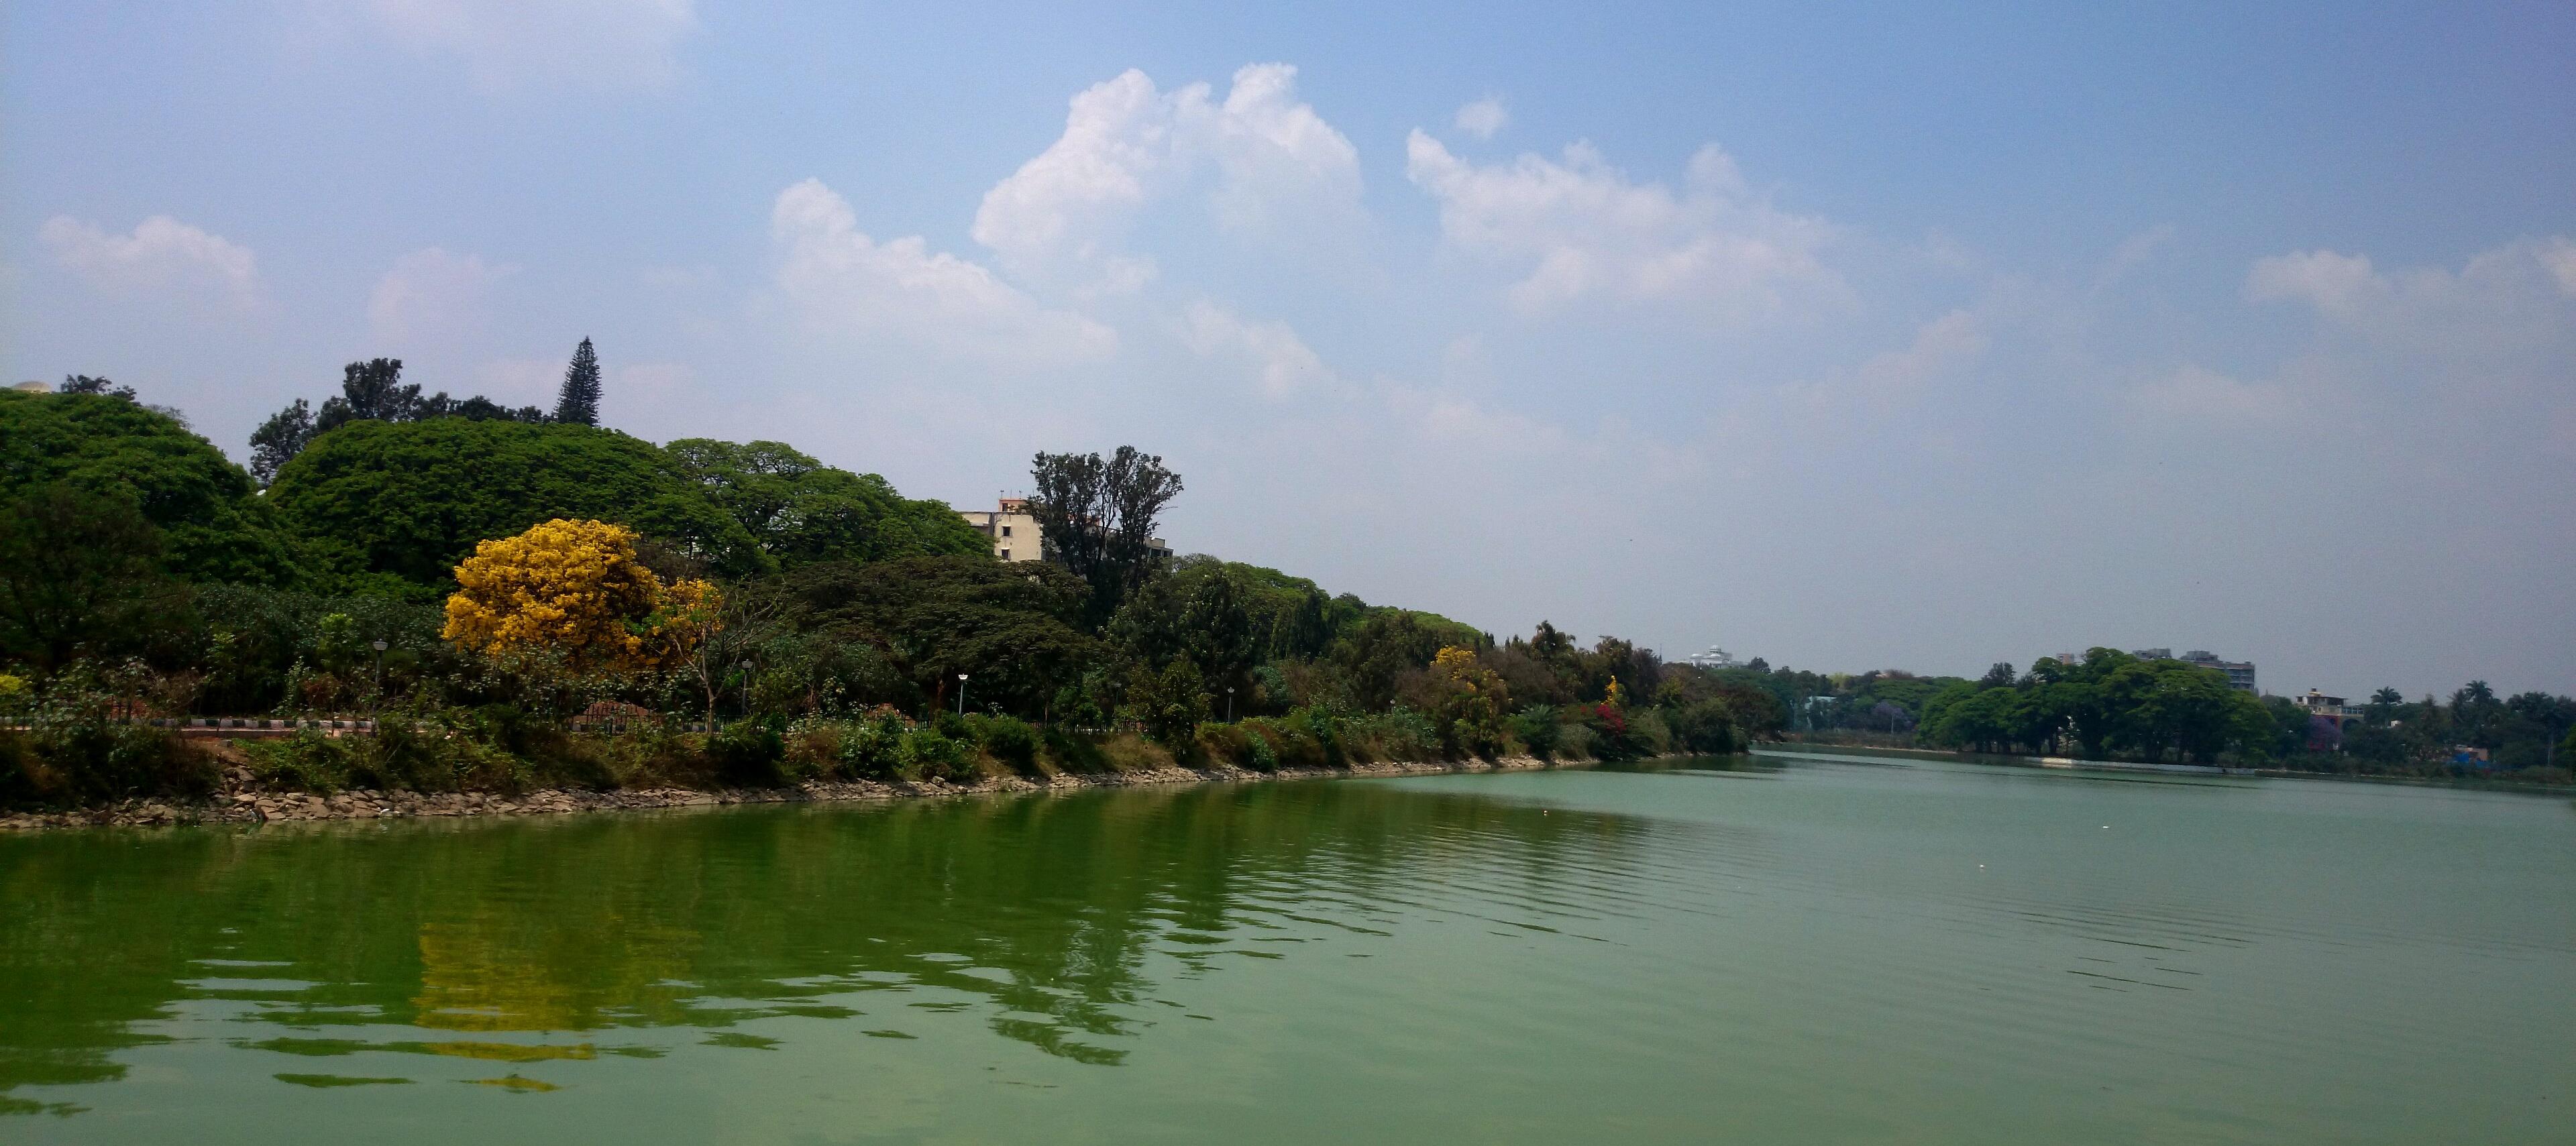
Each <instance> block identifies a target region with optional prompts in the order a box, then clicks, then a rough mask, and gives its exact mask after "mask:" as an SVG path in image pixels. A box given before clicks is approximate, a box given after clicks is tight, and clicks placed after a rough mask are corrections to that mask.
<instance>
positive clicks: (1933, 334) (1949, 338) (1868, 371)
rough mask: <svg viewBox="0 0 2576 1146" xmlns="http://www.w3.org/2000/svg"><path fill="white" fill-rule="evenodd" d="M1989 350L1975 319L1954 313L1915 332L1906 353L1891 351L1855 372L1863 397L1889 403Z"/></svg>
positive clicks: (1964, 313)
mask: <svg viewBox="0 0 2576 1146" xmlns="http://www.w3.org/2000/svg"><path fill="white" fill-rule="evenodd" d="M1985 349H1986V332H1985V329H1984V327H1983V326H1982V325H1981V324H1980V323H1979V322H1978V321H1977V318H1976V316H1975V315H1972V314H1970V313H1968V312H1967V311H1964V310H1954V311H1951V312H1950V313H1948V314H1945V315H1942V316H1941V317H1939V318H1936V319H1933V320H1932V321H1930V322H1927V323H1924V324H1923V326H1922V327H1921V328H1920V329H1918V330H1916V331H1915V332H1914V341H1913V342H1912V343H1910V344H1908V345H1907V346H1906V347H1905V349H1903V350H1890V351H1887V352H1886V353H1883V354H1880V355H1878V356H1876V357H1874V358H1871V359H1870V360H1869V361H1867V362H1863V363H1861V364H1860V368H1859V369H1858V370H1856V371H1854V372H1853V378H1854V380H1855V381H1856V382H1857V383H1858V386H1857V389H1858V391H1859V392H1860V394H1861V395H1862V396H1863V397H1865V398H1867V399H1873V400H1886V399H1892V398H1896V397H1899V396H1902V395H1905V394H1908V393H1910V392H1912V391H1914V390H1915V389H1917V388H1919V387H1921V386H1922V385H1923V384H1924V383H1926V382H1928V381H1931V380H1932V379H1933V378H1936V377H1938V376H1940V375H1942V374H1944V373H1946V372H1948V371H1949V370H1951V369H1952V368H1954V367H1957V366H1959V365H1961V364H1963V363H1966V362H1968V361H1970V360H1972V359H1974V358H1976V357H1977V356H1978V355H1979V354H1982V353H1984V352H1985Z"/></svg>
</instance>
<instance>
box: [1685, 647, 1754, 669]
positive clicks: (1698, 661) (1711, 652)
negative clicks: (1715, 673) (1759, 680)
mask: <svg viewBox="0 0 2576 1146" xmlns="http://www.w3.org/2000/svg"><path fill="white" fill-rule="evenodd" d="M1690 663H1692V664H1693V665H1696V666H1698V667H1700V668H1704V669H1731V668H1742V667H1744V665H1743V663H1742V662H1740V661H1738V660H1736V659H1735V658H1734V657H1733V656H1732V655H1730V654H1729V653H1728V652H1727V651H1726V650H1725V649H1721V648H1719V647H1717V646H1716V645H1710V646H1709V647H1708V651H1707V652H1704V653H1692V654H1691V655H1690Z"/></svg>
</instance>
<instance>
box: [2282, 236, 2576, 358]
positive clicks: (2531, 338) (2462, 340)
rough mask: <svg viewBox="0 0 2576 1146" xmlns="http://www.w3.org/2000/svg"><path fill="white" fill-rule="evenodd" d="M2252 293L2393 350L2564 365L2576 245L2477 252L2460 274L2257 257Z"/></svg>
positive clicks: (2554, 241) (2362, 262) (2518, 244)
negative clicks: (2539, 357) (2551, 360)
mask: <svg viewBox="0 0 2576 1146" xmlns="http://www.w3.org/2000/svg"><path fill="white" fill-rule="evenodd" d="M2245 295H2246V297H2247V298H2249V299H2252V300H2255V301H2258V302H2275V301H2288V302H2300V303H2305V304H2307V305H2308V306H2309V307H2311V308H2313V309H2314V310H2315V311H2316V312H2317V314H2318V315H2319V316H2320V317H2322V318H2325V319H2327V320H2328V321H2329V322H2330V323H2331V324H2332V328H2333V329H2336V330H2339V331H2340V332H2342V333H2343V334H2345V335H2347V336H2349V337H2352V338H2356V339H2359V340H2361V341H2363V342H2366V343H2369V344H2372V345H2376V346H2380V347H2384V348H2391V349H2402V350H2407V351H2411V352H2416V353H2426V354H2435V355H2441V356H2448V357H2456V358H2463V359H2478V360H2482V361H2484V362H2486V363H2488V364H2490V365H2491V366H2493V365H2501V364H2504V363H2506V362H2508V361H2509V360H2513V359H2524V360H2527V359H2528V358H2530V357H2531V356H2532V355H2534V354H2544V355H2555V356H2556V357H2558V358H2560V359H2562V360H2563V358H2564V357H2565V355H2566V353H2567V352H2568V350H2569V349H2570V344H2571V342H2576V338H2571V332H2576V315H2571V314H2570V313H2569V309H2568V299H2569V298H2570V297H2576V243H2571V242H2569V240H2568V239H2567V238H2565V237H2564V236H2557V237H2552V238H2550V239H2547V240H2534V239H2522V240H2517V241H2515V242H2511V243H2507V244H2505V245H2503V246H2500V247H2496V248H2493V249H2490V250H2486V251H2481V252H2479V253H2477V254H2476V255H2473V256H2471V257H2470V258H2469V260H2468V261H2467V262H2466V263H2465V264H2463V265H2462V266H2461V267H2460V269H2459V270H2457V271H2453V270H2449V269H2447V268H2443V267H2415V268H2408V269H2404V270H2399V271H2391V272H2383V271H2381V270H2379V269H2378V268H2376V267H2375V266H2373V265H2372V264H2371V261H2370V258H2369V256H2366V255H2345V254H2339V253H2337V252H2334V251H2300V252H2292V253H2290V254H2284V255H2273V256H2269V257H2266V258H2261V259H2257V260H2255V262H2254V265H2253V267H2252V269H2250V270H2249V271H2248V272H2247V274H2246V277H2245Z"/></svg>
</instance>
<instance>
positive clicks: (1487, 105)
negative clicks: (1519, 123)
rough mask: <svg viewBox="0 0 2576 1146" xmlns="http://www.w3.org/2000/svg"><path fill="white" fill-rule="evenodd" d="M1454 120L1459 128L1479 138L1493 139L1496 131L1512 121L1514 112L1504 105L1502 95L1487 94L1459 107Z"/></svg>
mask: <svg viewBox="0 0 2576 1146" xmlns="http://www.w3.org/2000/svg"><path fill="white" fill-rule="evenodd" d="M1453 122H1455V123H1456V124H1457V125H1458V130H1460V131H1463V132H1466V133H1467V134H1469V135H1472V136H1475V137H1476V138H1478V139H1492V138H1493V137H1494V133H1495V132H1497V131H1501V130H1502V129H1503V128H1504V126H1506V125H1508V124H1510V123H1511V122H1512V113H1511V112H1510V111H1509V110H1507V109H1505V108H1504V107H1503V101H1502V98H1501V97H1500V96H1486V97H1485V98H1483V99H1480V100H1477V101H1476V102H1474V103H1471V104H1468V105H1466V106H1465V107H1461V108H1459V109H1458V116H1457V118H1456V119H1455V120H1454V121H1453Z"/></svg>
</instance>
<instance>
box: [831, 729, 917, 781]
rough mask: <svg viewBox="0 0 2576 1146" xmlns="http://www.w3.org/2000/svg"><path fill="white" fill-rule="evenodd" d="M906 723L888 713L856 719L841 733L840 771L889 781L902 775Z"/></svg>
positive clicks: (854, 775) (864, 777)
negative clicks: (865, 718)
mask: <svg viewBox="0 0 2576 1146" xmlns="http://www.w3.org/2000/svg"><path fill="white" fill-rule="evenodd" d="M905 731H906V724H905V721H904V719H903V718H902V717H900V716H896V715H894V714H893V713H891V712H886V713H879V714H878V715H877V716H876V717H874V718H872V719H867V720H861V721H857V722H855V723H853V724H851V725H850V726H849V728H848V729H847V730H845V731H844V732H843V733H842V734H841V774H842V775H845V776H853V777H858V778H861V779H868V780H892V779H895V778H896V777H898V776H901V775H902V774H903V751H902V750H903V739H904V734H905Z"/></svg>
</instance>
